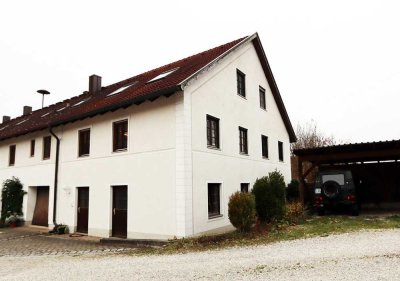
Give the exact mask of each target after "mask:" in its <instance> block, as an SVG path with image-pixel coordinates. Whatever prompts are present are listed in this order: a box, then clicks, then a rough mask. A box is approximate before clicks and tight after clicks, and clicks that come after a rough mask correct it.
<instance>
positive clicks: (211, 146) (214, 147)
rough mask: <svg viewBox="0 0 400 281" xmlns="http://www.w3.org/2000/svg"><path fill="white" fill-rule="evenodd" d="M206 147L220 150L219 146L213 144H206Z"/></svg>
mask: <svg viewBox="0 0 400 281" xmlns="http://www.w3.org/2000/svg"><path fill="white" fill-rule="evenodd" d="M207 148H208V149H213V150H219V151H221V148H220V147H217V146H213V145H207Z"/></svg>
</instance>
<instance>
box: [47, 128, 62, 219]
mask: <svg viewBox="0 0 400 281" xmlns="http://www.w3.org/2000/svg"><path fill="white" fill-rule="evenodd" d="M49 132H50V134H51V135H52V136H53V137H54V138H55V139H56V140H57V148H56V165H55V171H54V200H53V201H54V202H53V224H54V227H56V226H57V221H56V214H57V188H58V166H59V156H60V138H59V137H58V136H57V135H56V134H55V133H54V131H53V128H52V127H50V128H49Z"/></svg>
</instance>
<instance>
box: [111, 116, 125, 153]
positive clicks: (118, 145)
mask: <svg viewBox="0 0 400 281" xmlns="http://www.w3.org/2000/svg"><path fill="white" fill-rule="evenodd" d="M127 148H128V121H127V120H124V121H119V122H115V123H114V124H113V151H118V150H126V149H127Z"/></svg>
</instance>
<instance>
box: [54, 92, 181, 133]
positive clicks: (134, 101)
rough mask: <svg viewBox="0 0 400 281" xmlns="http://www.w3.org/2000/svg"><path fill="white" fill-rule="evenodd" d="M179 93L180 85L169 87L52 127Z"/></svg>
mask: <svg viewBox="0 0 400 281" xmlns="http://www.w3.org/2000/svg"><path fill="white" fill-rule="evenodd" d="M178 91H181V87H180V86H179V85H176V86H172V87H169V88H166V89H162V90H159V91H156V92H152V93H150V94H146V95H143V96H138V97H135V98H133V99H130V100H128V101H124V102H121V103H115V104H112V105H109V106H107V107H103V108H99V109H97V110H93V111H90V112H85V113H83V114H79V115H75V116H73V117H71V118H68V119H65V120H60V121H57V122H53V123H51V124H50V127H57V126H60V125H65V124H67V123H72V122H75V121H78V120H82V119H86V118H90V117H94V116H96V115H99V114H104V113H107V112H110V111H115V110H118V109H120V108H126V107H129V106H131V105H134V104H140V103H142V102H144V101H146V100H154V99H156V98H159V97H161V96H169V95H172V94H174V93H176V92H178Z"/></svg>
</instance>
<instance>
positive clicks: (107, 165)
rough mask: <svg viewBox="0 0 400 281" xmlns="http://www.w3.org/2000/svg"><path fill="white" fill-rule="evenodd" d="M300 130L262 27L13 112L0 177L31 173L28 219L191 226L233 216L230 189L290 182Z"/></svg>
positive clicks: (140, 233)
mask: <svg viewBox="0 0 400 281" xmlns="http://www.w3.org/2000/svg"><path fill="white" fill-rule="evenodd" d="M295 139H296V136H295V134H294V131H293V128H292V126H291V123H290V120H289V117H288V115H287V112H286V110H285V107H284V104H283V101H282V99H281V96H280V94H279V90H278V88H277V85H276V83H275V80H274V78H273V75H272V72H271V69H270V67H269V64H268V61H267V58H266V56H265V53H264V50H263V48H262V45H261V42H260V39H259V37H258V35H257V34H254V35H252V36H249V37H245V38H242V39H239V40H236V41H233V42H230V43H227V44H225V45H222V46H219V47H217V48H214V49H211V50H208V51H205V52H203V53H200V54H197V55H194V56H191V57H188V58H185V59H183V60H180V61H177V62H174V63H171V64H168V65H165V66H162V67H160V68H157V69H154V70H152V71H149V72H145V73H142V74H140V75H138V76H134V77H132V78H129V79H127V80H124V81H121V82H118V83H116V84H112V85H109V86H107V87H102V86H101V78H100V77H99V76H96V75H93V76H91V77H90V79H89V91H88V92H84V93H83V94H82V95H80V96H77V97H73V98H71V99H68V100H65V101H63V102H60V103H57V104H54V105H51V106H49V107H46V108H43V109H40V110H36V111H34V112H31V111H30V110H29V108H25V114H24V115H23V116H20V117H18V118H16V119H13V120H8V121H7V118H6V120H5V122H3V123H2V124H1V125H0V181H3V180H5V179H9V178H11V177H12V176H15V177H18V178H19V179H20V180H21V182H22V183H23V184H24V188H25V190H26V191H27V195H26V196H25V198H24V206H23V210H24V216H25V220H26V222H27V223H28V224H30V223H32V224H37V225H45V226H49V227H52V226H53V225H54V223H63V224H67V225H68V226H69V227H70V229H71V230H72V231H80V232H88V233H89V235H94V236H100V237H109V236H117V237H128V238H149V239H157V238H160V239H165V238H173V237H188V236H193V235H198V234H201V233H205V232H210V231H216V230H222V229H224V228H226V227H228V226H230V222H229V219H228V210H227V204H228V199H229V196H230V195H231V194H232V193H233V192H235V191H238V190H243V191H247V190H251V187H252V185H253V183H254V182H255V180H256V179H257V178H259V177H262V176H264V175H267V174H268V172H271V171H274V170H275V169H277V170H279V171H281V172H282V174H283V175H284V177H285V181H286V182H289V181H290V178H291V175H290V152H289V144H290V142H293V141H295ZM57 156H59V159H58V158H57ZM57 163H58V164H57ZM55 191H56V192H55ZM55 193H56V196H55V197H54V194H55ZM53 198H56V202H54V199H53ZM54 206H56V209H55V210H56V214H55V215H54V212H53V210H54Z"/></svg>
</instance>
